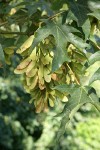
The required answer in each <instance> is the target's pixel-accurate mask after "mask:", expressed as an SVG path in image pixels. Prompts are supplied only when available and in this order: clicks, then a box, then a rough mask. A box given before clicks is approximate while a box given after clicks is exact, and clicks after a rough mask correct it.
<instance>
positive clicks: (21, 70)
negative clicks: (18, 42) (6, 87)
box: [14, 68, 27, 74]
mask: <svg viewBox="0 0 100 150" xmlns="http://www.w3.org/2000/svg"><path fill="white" fill-rule="evenodd" d="M26 69H27V68H24V69H17V68H16V69H15V70H14V73H15V74H23V73H25V72H26Z"/></svg>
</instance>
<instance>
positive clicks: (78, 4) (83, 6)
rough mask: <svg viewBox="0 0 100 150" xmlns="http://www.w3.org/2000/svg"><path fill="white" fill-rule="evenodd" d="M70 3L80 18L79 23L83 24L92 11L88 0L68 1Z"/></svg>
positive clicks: (74, 12)
mask: <svg viewBox="0 0 100 150" xmlns="http://www.w3.org/2000/svg"><path fill="white" fill-rule="evenodd" d="M67 1H68V0H67ZM68 4H69V6H70V9H71V11H72V12H73V14H74V15H75V17H76V18H77V19H78V25H79V26H82V25H83V24H84V22H85V21H86V20H87V18H88V17H87V14H88V13H89V12H90V10H89V8H88V0H77V1H76V0H70V1H68Z"/></svg>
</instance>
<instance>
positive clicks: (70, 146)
mask: <svg viewBox="0 0 100 150" xmlns="http://www.w3.org/2000/svg"><path fill="white" fill-rule="evenodd" d="M13 59H14V60H15V58H13ZM12 62H14V63H15V64H13V65H12V66H11V67H10V66H9V67H8V66H7V68H6V73H5V75H4V74H2V69H0V150H55V149H56V150H99V149H100V118H99V113H98V112H97V110H96V109H95V108H94V107H92V106H91V105H89V104H88V105H84V106H83V107H82V108H81V109H80V110H79V112H77V113H76V114H75V117H74V118H73V120H72V122H71V123H70V124H69V126H68V127H67V128H66V133H65V134H64V135H63V136H62V137H61V139H60V141H59V143H57V144H55V139H56V133H57V131H58V130H59V125H60V118H57V117H54V116H55V114H56V113H58V112H59V111H60V110H61V109H62V107H63V104H62V103H61V102H58V103H57V105H56V108H54V109H52V110H50V111H49V112H47V113H41V114H36V113H35V111H34V105H33V104H30V103H29V101H30V99H31V97H30V95H29V94H27V93H26V92H25V91H24V89H23V87H22V85H21V80H22V77H21V76H15V74H13V68H14V66H16V63H17V61H16V62H15V61H12Z"/></svg>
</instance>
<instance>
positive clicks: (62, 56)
mask: <svg viewBox="0 0 100 150" xmlns="http://www.w3.org/2000/svg"><path fill="white" fill-rule="evenodd" d="M74 32H79V31H78V30H77V29H75V28H73V27H71V26H67V25H62V24H60V23H59V24H58V23H55V22H47V25H45V26H43V27H41V28H39V29H38V30H37V31H36V33H35V39H34V41H33V44H32V47H31V50H33V49H34V47H35V46H37V45H38V44H39V43H40V42H41V41H43V40H44V39H45V38H46V37H48V36H49V35H53V36H54V38H55V42H56V47H55V48H54V59H53V63H52V72H54V71H55V70H57V69H58V68H59V67H60V66H61V65H62V64H63V62H65V61H67V62H69V61H70V58H69V57H68V55H67V50H66V45H67V43H68V42H70V43H72V44H73V45H75V46H76V47H77V48H78V49H84V48H85V47H87V46H88V45H87V44H86V43H85V42H84V41H83V40H82V39H81V38H79V37H78V36H76V35H74V34H73V33H74Z"/></svg>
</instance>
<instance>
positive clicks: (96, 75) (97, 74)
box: [89, 68, 100, 84]
mask: <svg viewBox="0 0 100 150" xmlns="http://www.w3.org/2000/svg"><path fill="white" fill-rule="evenodd" d="M96 80H100V68H99V69H98V70H97V71H96V72H95V73H94V74H93V76H92V77H91V79H90V81H89V84H91V83H93V82H94V81H96Z"/></svg>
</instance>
